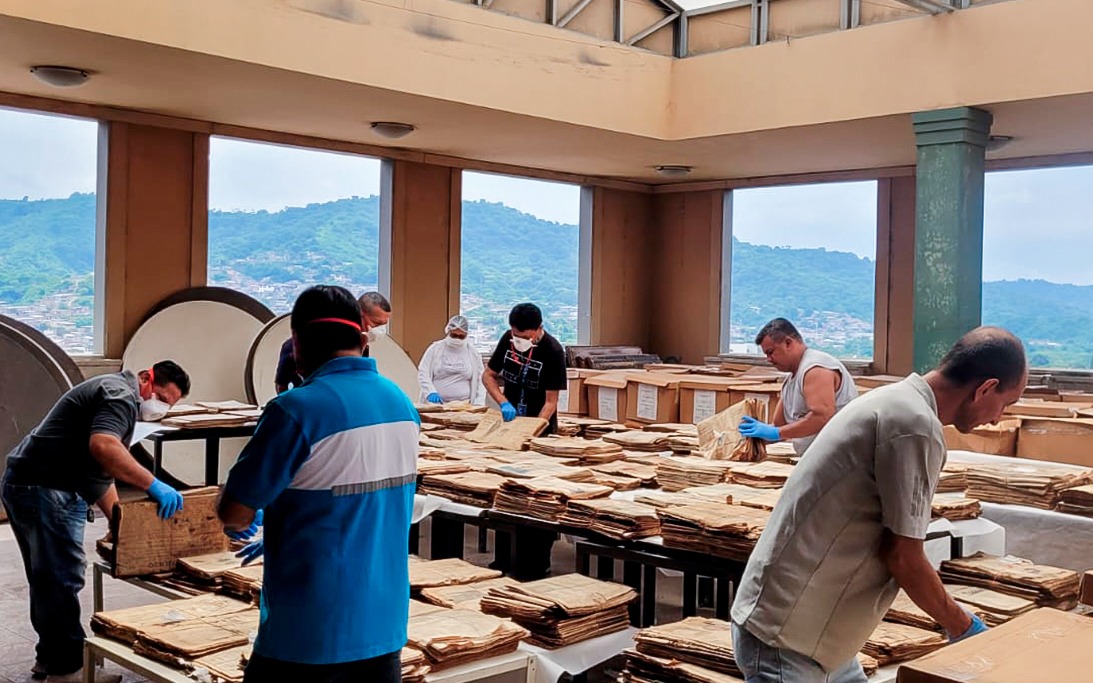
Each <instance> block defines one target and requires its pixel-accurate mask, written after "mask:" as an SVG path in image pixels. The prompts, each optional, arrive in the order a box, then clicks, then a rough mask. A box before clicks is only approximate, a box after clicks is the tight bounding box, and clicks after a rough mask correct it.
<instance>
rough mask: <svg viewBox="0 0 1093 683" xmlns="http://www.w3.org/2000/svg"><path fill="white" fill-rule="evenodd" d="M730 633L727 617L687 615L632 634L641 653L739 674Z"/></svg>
mask: <svg viewBox="0 0 1093 683" xmlns="http://www.w3.org/2000/svg"><path fill="white" fill-rule="evenodd" d="M731 634H732V630H731V628H730V624H729V622H727V621H721V620H720V619H708V618H706V617H688V618H686V619H683V620H682V621H676V622H673V623H670V624H660V625H657V626H651V627H649V628H644V629H642V630H641V631H639V632H638V633H637V635H635V636H634V645H635V648H636V649H637V651H638V652H640V653H642V654H644V655H650V656H652V657H659V658H661V659H668V660H678V661H680V662H684V663H687V664H692V665H694V666H700V667H702V668H705V669H712V670H714V671H721V672H724V673H727V674H730V675H732V676H740V675H741V673H740V669H739V668H738V667H737V665H736V659H735V656H734V654H733V647H732V635H731Z"/></svg>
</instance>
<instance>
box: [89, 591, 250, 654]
mask: <svg viewBox="0 0 1093 683" xmlns="http://www.w3.org/2000/svg"><path fill="white" fill-rule="evenodd" d="M249 609H253V605H251V604H249V603H247V602H242V601H240V600H236V599H234V598H230V597H228V596H226V595H212V594H207V595H199V596H196V597H192V598H183V599H181V600H171V601H170V602H161V603H156V604H154V605H141V606H139V607H128V608H125V609H116V610H108V611H105V612H96V613H95V614H94V615H92V617H91V630H92V631H94V632H95V633H98V634H99V635H102V636H105V637H107V638H111V639H113V640H118V641H121V642H123V643H127V644H132V643H133V642H134V641H135V640H136V638H137V633H139V632H140V631H144V630H147V629H151V628H155V627H158V626H163V625H166V624H171V623H175V622H179V621H188V620H192V619H202V618H205V617H219V616H223V615H225V614H232V613H235V612H242V611H245V610H249Z"/></svg>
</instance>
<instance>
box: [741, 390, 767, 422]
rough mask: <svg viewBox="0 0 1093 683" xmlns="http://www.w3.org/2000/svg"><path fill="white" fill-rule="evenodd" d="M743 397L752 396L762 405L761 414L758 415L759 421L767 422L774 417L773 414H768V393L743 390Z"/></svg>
mask: <svg viewBox="0 0 1093 683" xmlns="http://www.w3.org/2000/svg"><path fill="white" fill-rule="evenodd" d="M744 398H746V399H747V398H754V399H755V400H756V401H759V403H760V404H761V405H762V406H763V414H762V415H760V416H759V421H760V422H769V421H771V420H772V419H774V416H773V415H771V414H770V412H771V407H770V394H752V393H750V392H745V393H744Z"/></svg>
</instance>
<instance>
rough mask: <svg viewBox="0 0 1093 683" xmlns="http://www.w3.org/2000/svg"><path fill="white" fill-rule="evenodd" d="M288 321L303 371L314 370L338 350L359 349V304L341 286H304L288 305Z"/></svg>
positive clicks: (360, 341) (298, 360)
mask: <svg viewBox="0 0 1093 683" xmlns="http://www.w3.org/2000/svg"><path fill="white" fill-rule="evenodd" d="M316 321H322V322H316ZM339 321H345V322H339ZM290 324H291V326H292V331H293V332H294V333H295V335H296V342H297V345H298V347H299V348H298V349H297V350H298V351H299V354H300V357H297V359H296V362H297V365H298V366H301V367H302V368H303V369H304V370H305V371H306V372H309V373H310V372H314V371H315V370H317V369H318V368H319V366H321V365H322V364H323V363H325V362H327V361H328V360H330V359H331V358H333V357H334V356H335V355H336V354H337V353H338V352H339V351H358V352H359V351H360V350H361V345H362V343H363V342H362V340H361V309H360V305H359V304H358V303H357V300H356V299H354V298H353V294H352V293H350V291H349V290H348V289H346V288H344V287H336V286H332V285H316V286H314V287H308V288H307V289H305V290H304V291H303V292H302V293H301V294H300V296H299V297H297V299H296V303H295V304H293V306H292V317H291V320H290Z"/></svg>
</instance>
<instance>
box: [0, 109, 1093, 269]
mask: <svg viewBox="0 0 1093 683" xmlns="http://www.w3.org/2000/svg"><path fill="white" fill-rule="evenodd" d="M97 130H98V126H97V124H96V123H95V122H92V121H86V120H81V119H72V118H64V117H58V116H46V115H41V114H30V113H26V112H18V111H15V110H11V109H3V108H0V199H21V198H23V197H29V198H31V199H41V198H48V197H67V196H68V195H70V194H72V193H73V192H93V191H94V190H95V173H96V146H97V139H98V132H97ZM210 150H211V151H210V156H211V159H210V172H209V205H210V207H212V208H214V209H221V210H244V211H258V210H262V209H265V210H267V211H276V210H278V209H281V208H284V207H285V206H302V205H305V204H309V203H313V202H324V201H330V200H333V199H340V198H343V197H350V196H368V195H372V194H378V193H379V167H380V164H379V161H378V160H375V159H370V158H366V157H359V156H354V155H348V154H336V153H332V152H322V151H315V150H304V149H299V148H292V147H281V146H276V145H267V144H261V143H253V142H244V141H239V140H230V139H225V138H214V139H213V140H212V143H211V145H210ZM1091 188H1093V166H1079V167H1070V168H1054V169H1037V170H1023V171H1000V172H993V173H988V174H987V180H986V206H985V225H984V247H983V275H984V279H986V280H1002V279H1017V278H1030V279H1035V278H1040V279H1044V280H1048V281H1051V282H1069V283H1074V284H1082V285H1089V284H1093V268H1090V267H1089V266H1088V263H1087V260H1088V256H1087V255H1088V254H1090V253H1093V191H1091ZM463 197H464V199H468V200H478V199H484V200H486V201H491V202H502V203H504V204H507V205H509V206H512V207H514V208H516V209H519V210H521V211H524V212H526V213H530V214H532V215H534V216H537V217H539V218H542V219H544V220H550V221H557V222H561V223H569V224H576V223H577V222H578V221H579V216H580V188H579V187H577V186H576V185H568V184H565V183H549V182H544V181H539V180H531V179H526V178H513V177H508V176H500V175H493V174H487V173H472V172H465V173H464V174H463ZM875 211H876V183H875V182H872V181H868V182H856V183H828V184H823V185H811V186H790V187H781V188H754V189H746V190H737V191H735V193H734V196H733V232H734V235H735V236H736V237H737V238H738V239H740V240H743V241H745V242H752V243H757V244H767V245H771V246H791V247H824V248H827V249H830V250H837V251H848V252H851V253H854V254H857V255H859V256H865V257H869V258H872V257H873V255H874V253H875V239H876V238H875V220H876V218H875ZM0 229H3V226H0Z"/></svg>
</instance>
